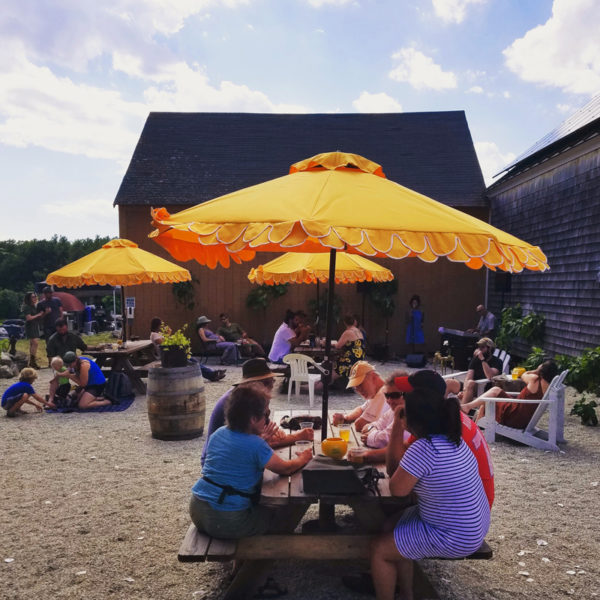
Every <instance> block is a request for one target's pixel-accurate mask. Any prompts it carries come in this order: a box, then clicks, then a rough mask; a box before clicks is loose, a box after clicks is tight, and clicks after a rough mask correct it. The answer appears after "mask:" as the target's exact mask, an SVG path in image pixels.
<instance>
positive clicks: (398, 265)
mask: <svg viewBox="0 0 600 600" xmlns="http://www.w3.org/2000/svg"><path fill="white" fill-rule="evenodd" d="M183 208H184V207H181V206H179V207H173V206H167V209H168V210H169V211H171V210H173V212H176V211H177V210H181V209H183ZM465 212H468V213H469V214H472V215H473V216H475V217H477V218H480V219H483V220H487V210H485V209H472V210H468V211H465ZM149 223H150V210H149V208H148V207H146V206H120V207H119V228H120V235H121V237H125V238H127V239H131V240H133V241H135V242H137V243H138V244H139V245H140V247H142V248H144V249H145V250H148V251H149V252H153V253H154V254H157V255H159V256H162V257H163V258H166V259H167V260H171V261H172V260H173V258H172V257H171V256H169V255H168V254H167V253H166V251H164V250H163V249H162V248H161V247H160V246H159V245H158V244H156V243H155V242H153V241H152V240H150V239H149V238H148V237H147V236H148V234H149V233H150V231H151V228H150V225H149ZM275 256H276V255H274V254H270V253H260V254H257V257H256V258H255V260H254V261H253V262H251V263H244V264H243V265H237V264H233V265H232V266H231V267H230V268H229V269H223V268H219V267H218V268H216V269H214V270H211V269H208V268H207V267H203V266H201V265H199V264H197V263H195V262H193V261H191V262H188V263H185V266H186V267H187V268H188V269H189V270H190V272H191V273H192V275H193V277H194V278H195V279H197V280H198V283H196V284H195V286H194V287H195V290H196V306H195V307H194V309H193V310H188V309H185V308H183V307H182V306H181V305H180V304H177V302H176V301H175V299H174V297H173V294H172V291H171V286H170V285H159V284H156V285H152V284H148V285H141V286H135V287H130V288H127V289H126V295H127V296H135V298H136V310H135V321H134V323H133V328H132V333H133V334H134V335H139V336H142V337H144V336H147V335H148V331H149V324H150V320H151V319H152V317H154V316H159V317H161V318H162V319H163V320H164V321H166V322H167V323H169V325H171V327H175V328H176V327H179V326H181V325H182V324H184V323H190V322H193V321H195V319H196V317H198V316H200V315H202V314H204V315H206V316H208V317H209V318H210V319H212V320H213V323H212V325H213V326H214V328H215V329H216V328H217V327H218V322H217V320H218V316H219V313H221V312H227V313H229V315H230V316H231V319H232V320H233V321H234V322H239V323H240V324H241V325H242V327H244V328H245V329H246V330H247V331H248V333H249V334H250V335H251V336H252V337H254V338H256V339H257V340H259V341H261V342H262V341H264V342H268V343H270V342H271V339H272V337H273V334H274V332H275V330H276V329H277V327H278V326H279V324H280V323H281V321H282V317H283V315H284V313H285V310H286V309H287V308H288V307H289V308H292V309H303V310H305V311H307V312H308V301H309V300H310V299H313V298H315V297H316V286H314V285H290V286H289V288H288V292H287V294H286V295H284V296H282V297H281V298H278V299H277V300H275V301H274V302H273V303H272V304H271V306H270V307H269V309H268V311H267V313H266V314H262V313H256V312H254V311H252V310H250V309H248V308H247V307H246V296H247V295H248V293H249V292H250V290H251V289H252V288H253V284H251V283H250V282H249V281H248V279H247V274H248V272H249V271H250V268H251V267H253V266H257V265H259V264H261V263H265V262H267V261H269V260H271V259H272V258H274V257H275ZM377 262H379V263H380V264H382V265H384V266H386V267H388V268H389V269H391V270H392V271H393V273H394V275H395V277H396V279H397V281H398V294H397V296H396V297H395V300H396V312H395V315H394V317H393V318H392V319H391V320H390V334H389V342H390V346H391V348H392V350H393V351H394V352H396V353H399V354H400V355H404V354H405V353H406V352H407V350H409V348H407V346H406V344H405V342H404V339H405V321H404V319H405V314H406V310H407V308H408V300H409V298H410V297H411V296H412V295H413V294H419V295H420V296H421V300H422V302H423V310H424V311H425V324H424V329H425V338H426V342H427V344H426V345H427V350H428V351H430V352H431V351H434V350H437V349H438V347H439V343H440V337H439V334H438V332H437V329H438V327H439V326H440V325H444V326H446V327H453V328H458V329H465V328H467V327H473V326H474V324H475V323H476V321H477V315H476V314H475V306H476V305H477V304H479V303H480V302H483V301H484V293H485V275H486V271H485V269H482V270H479V271H473V270H471V269H468V268H467V267H465V266H464V265H462V264H456V263H451V262H450V261H448V260H445V259H440V260H439V261H437V262H436V263H434V264H426V263H424V262H422V261H421V260H418V259H415V260H412V259H408V260H399V261H397V260H392V259H386V260H381V261H379V260H378V261H377ZM325 287H326V286H323V285H321V286H320V289H321V294H324V293H325ZM336 293H337V294H338V295H339V296H340V297H341V299H342V303H343V314H347V313H352V314H354V313H357V314H359V315H362V314H363V296H362V295H361V294H359V293H358V292H357V290H356V285H339V286H336ZM364 310H365V312H364V314H365V318H364V325H365V328H366V329H367V332H368V334H369V343H371V344H373V343H383V341H384V337H385V332H384V330H385V328H384V320H383V319H382V318H381V317H379V316H378V315H377V314H376V312H375V311H374V310H373V308H372V307H371V306H370V305H369V303H368V301H367V302H365V309H364ZM341 331H342V326H341V324H340V326H339V327H338V328H337V330H336V333H335V335H336V336H337V335H339V333H341ZM322 334H324V331H323V332H322Z"/></svg>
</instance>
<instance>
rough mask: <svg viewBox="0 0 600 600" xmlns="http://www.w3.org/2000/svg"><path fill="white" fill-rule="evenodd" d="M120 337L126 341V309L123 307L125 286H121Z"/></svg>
mask: <svg viewBox="0 0 600 600" xmlns="http://www.w3.org/2000/svg"><path fill="white" fill-rule="evenodd" d="M121 326H122V327H121V328H122V331H121V339H122V340H123V343H125V342H126V341H127V310H126V309H125V286H123V285H122V286H121Z"/></svg>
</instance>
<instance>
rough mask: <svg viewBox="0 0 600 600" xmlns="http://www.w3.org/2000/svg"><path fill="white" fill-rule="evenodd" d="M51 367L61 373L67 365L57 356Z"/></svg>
mask: <svg viewBox="0 0 600 600" xmlns="http://www.w3.org/2000/svg"><path fill="white" fill-rule="evenodd" d="M50 366H51V367H52V368H53V369H54V370H55V371H60V370H61V369H62V368H63V367H64V366H65V363H64V362H63V359H62V358H61V357H60V356H55V357H54V358H53V359H52V360H51V361H50Z"/></svg>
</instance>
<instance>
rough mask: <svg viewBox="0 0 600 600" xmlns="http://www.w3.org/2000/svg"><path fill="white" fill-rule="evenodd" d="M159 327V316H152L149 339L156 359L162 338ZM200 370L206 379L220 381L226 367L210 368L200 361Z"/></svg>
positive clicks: (168, 329) (158, 357)
mask: <svg viewBox="0 0 600 600" xmlns="http://www.w3.org/2000/svg"><path fill="white" fill-rule="evenodd" d="M161 329H162V320H161V319H160V318H159V317H154V318H153V319H152V321H150V341H151V342H152V350H153V353H154V357H155V358H156V359H160V353H161V349H160V345H161V344H162V342H163V339H164V338H163V334H162V332H161ZM167 331H168V332H169V333H170V332H171V329H170V328H169V327H167ZM200 370H201V371H202V377H204V379H207V380H208V381H220V380H221V379H223V377H225V372H226V369H211V368H210V367H207V366H206V365H203V364H202V363H200Z"/></svg>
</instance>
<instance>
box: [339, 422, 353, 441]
mask: <svg viewBox="0 0 600 600" xmlns="http://www.w3.org/2000/svg"><path fill="white" fill-rule="evenodd" d="M338 431H339V433H340V437H341V438H342V439H343V440H344V441H346V442H349V441H350V425H344V424H342V425H338Z"/></svg>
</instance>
